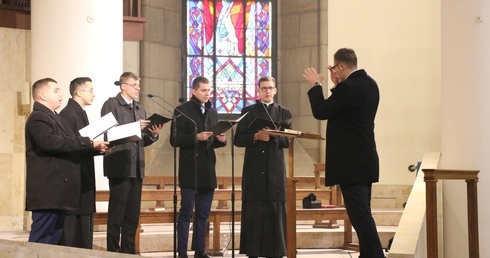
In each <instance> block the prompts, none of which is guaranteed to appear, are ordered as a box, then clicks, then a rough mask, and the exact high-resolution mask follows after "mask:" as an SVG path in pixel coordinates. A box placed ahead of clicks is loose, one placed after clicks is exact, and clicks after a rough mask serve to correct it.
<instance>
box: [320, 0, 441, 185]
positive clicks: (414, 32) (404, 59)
mask: <svg viewBox="0 0 490 258" xmlns="http://www.w3.org/2000/svg"><path fill="white" fill-rule="evenodd" d="M328 15H329V17H328V34H329V35H328V43H329V44H328V55H327V56H326V57H325V56H324V57H322V58H327V60H328V63H329V64H332V63H333V54H334V53H335V51H336V50H337V49H339V48H342V47H349V48H353V49H354V50H355V51H356V53H357V56H358V68H363V69H365V70H366V72H367V73H368V74H369V75H370V76H372V77H373V78H374V79H375V80H376V81H377V83H378V86H379V89H380V95H381V99H380V104H379V108H378V113H377V116H376V121H375V134H376V141H377V148H378V154H379V158H380V184H412V182H413V181H414V179H415V174H413V173H410V172H409V171H408V170H407V167H408V165H409V164H414V163H416V162H417V161H420V160H421V159H422V156H423V155H424V153H425V152H427V151H440V150H441V136H440V131H441V76H440V73H441V36H440V35H441V21H440V18H441V16H440V2H439V1H424V0H416V1H389V0H383V1H364V2H362V3H360V2H359V1H352V0H351V1H329V10H328ZM328 81H329V80H328ZM328 85H329V86H332V83H331V82H330V81H329V84H328ZM443 156H444V153H443Z"/></svg>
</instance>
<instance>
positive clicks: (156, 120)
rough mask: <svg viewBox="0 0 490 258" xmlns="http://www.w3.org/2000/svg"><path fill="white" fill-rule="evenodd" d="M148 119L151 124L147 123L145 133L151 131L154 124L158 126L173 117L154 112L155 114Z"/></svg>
mask: <svg viewBox="0 0 490 258" xmlns="http://www.w3.org/2000/svg"><path fill="white" fill-rule="evenodd" d="M146 120H150V121H151V122H150V124H149V125H147V126H146V127H145V128H143V133H149V132H150V130H149V129H150V128H151V127H152V126H154V125H156V126H158V125H163V124H166V123H167V122H168V121H170V120H172V118H169V117H166V116H162V115H159V114H157V113H154V114H153V115H151V116H150V117H148V118H147V119H146Z"/></svg>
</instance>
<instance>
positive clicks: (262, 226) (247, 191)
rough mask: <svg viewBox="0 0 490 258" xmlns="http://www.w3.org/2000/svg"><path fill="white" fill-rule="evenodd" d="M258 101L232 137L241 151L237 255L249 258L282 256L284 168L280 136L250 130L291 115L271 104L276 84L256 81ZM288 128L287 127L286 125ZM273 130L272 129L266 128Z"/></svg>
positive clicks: (283, 139)
mask: <svg viewBox="0 0 490 258" xmlns="http://www.w3.org/2000/svg"><path fill="white" fill-rule="evenodd" d="M259 91H260V92H259V94H260V101H258V102H257V104H254V105H251V106H248V107H246V108H244V109H243V110H242V115H244V114H246V113H247V112H248V114H247V115H246V116H245V117H244V118H243V119H242V120H240V122H239V123H238V125H237V131H236V134H235V141H234V143H235V145H236V146H238V147H245V158H244V160H243V179H242V224H241V230H240V253H241V254H246V255H247V256H249V257H251V258H252V257H282V256H285V255H286V190H285V189H286V164H285V161H284V151H283V149H284V148H288V147H289V143H288V139H287V138H286V137H284V136H270V135H268V134H263V133H260V132H259V130H261V129H265V128H260V127H259V128H258V127H256V126H253V125H252V126H251V124H252V123H253V122H254V120H255V119H256V118H264V119H265V120H273V121H274V122H281V121H284V120H288V119H290V118H291V111H289V109H287V108H286V107H284V106H281V105H279V104H277V103H276V102H274V95H275V94H276V93H277V88H276V80H275V79H274V78H273V77H270V76H267V77H262V78H260V79H259ZM289 126H291V125H289ZM270 129H275V128H270Z"/></svg>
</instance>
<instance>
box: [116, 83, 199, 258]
mask: <svg viewBox="0 0 490 258" xmlns="http://www.w3.org/2000/svg"><path fill="white" fill-rule="evenodd" d="M114 85H121V82H119V81H116V82H114ZM130 86H131V85H130ZM140 92H141V93H143V92H142V91H141V90H140ZM143 95H144V96H146V97H147V98H149V99H150V100H151V101H153V102H154V103H156V104H157V105H159V106H160V107H162V108H163V109H165V110H167V111H168V112H170V113H171V114H172V116H173V118H172V120H173V121H172V123H173V125H172V137H174V144H173V149H174V193H173V208H174V212H173V215H174V236H173V238H174V239H173V240H174V258H176V257H177V118H178V117H179V116H183V117H185V118H186V119H188V120H189V121H191V122H192V123H193V124H194V137H197V125H196V122H195V121H194V120H193V119H192V118H190V117H189V116H188V115H186V114H185V113H184V112H182V111H181V110H180V109H177V108H176V107H174V106H173V105H171V104H170V103H168V102H167V101H166V100H165V99H164V98H162V97H160V96H158V95H155V94H151V93H149V94H145V93H143ZM153 98H158V99H160V100H162V101H163V102H164V103H165V104H167V105H169V106H170V107H172V108H173V109H174V110H175V111H176V112H178V113H180V114H179V115H175V112H172V111H170V110H168V109H167V108H165V106H164V105H162V104H160V103H158V102H157V101H155V100H154V99H153ZM196 148H197V146H196V145H194V157H195V156H196V153H197V149H196ZM196 173H197V162H196V160H194V177H195V178H194V180H197V178H196ZM194 182H196V181H194ZM196 189H197V188H196Z"/></svg>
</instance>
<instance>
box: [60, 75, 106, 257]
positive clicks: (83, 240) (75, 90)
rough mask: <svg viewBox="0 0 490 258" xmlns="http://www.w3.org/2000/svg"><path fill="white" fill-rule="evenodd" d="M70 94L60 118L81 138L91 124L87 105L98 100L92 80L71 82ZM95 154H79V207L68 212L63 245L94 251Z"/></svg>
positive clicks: (93, 151)
mask: <svg viewBox="0 0 490 258" xmlns="http://www.w3.org/2000/svg"><path fill="white" fill-rule="evenodd" d="M70 94H71V99H68V104H67V105H66V107H65V108H64V109H63V110H62V111H61V112H60V116H61V117H62V118H63V119H64V120H65V122H66V123H67V124H68V125H69V126H70V127H71V129H72V130H73V131H74V132H76V134H77V135H80V134H79V133H78V131H79V130H80V129H82V128H84V127H85V126H87V125H88V124H89V121H88V117H87V113H85V106H87V105H92V101H93V100H94V98H95V94H94V87H93V85H92V79H90V78H88V77H79V78H75V79H74V80H72V81H71V83H70ZM95 155H100V152H99V151H96V150H87V151H83V152H82V153H81V155H80V159H81V162H80V166H81V185H80V208H79V209H77V210H75V211H68V212H67V213H66V216H65V228H64V230H63V236H62V238H61V242H60V243H61V245H65V246H73V247H80V248H87V249H92V242H93V214H94V212H95V167H94V156H95Z"/></svg>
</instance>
